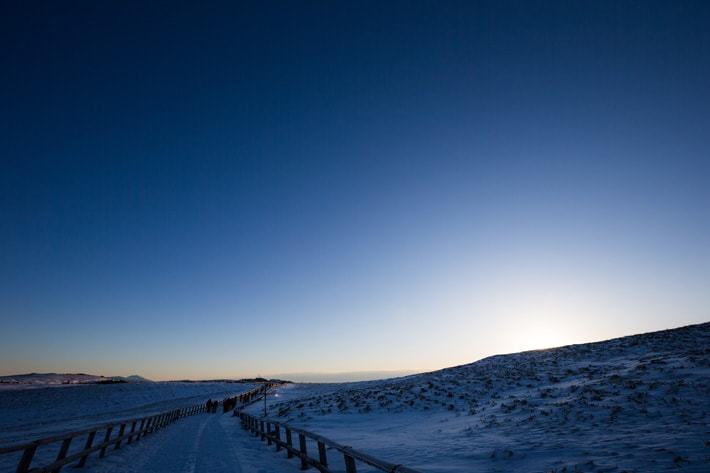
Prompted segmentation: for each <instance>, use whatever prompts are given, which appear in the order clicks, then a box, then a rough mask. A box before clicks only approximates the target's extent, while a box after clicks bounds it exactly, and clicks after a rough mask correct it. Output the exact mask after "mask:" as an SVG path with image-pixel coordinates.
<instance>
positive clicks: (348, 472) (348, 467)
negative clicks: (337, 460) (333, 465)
mask: <svg viewBox="0 0 710 473" xmlns="http://www.w3.org/2000/svg"><path fill="white" fill-rule="evenodd" d="M343 459H344V460H345V473H357V467H356V466H355V459H354V458H353V457H351V456H350V455H348V454H347V453H343Z"/></svg>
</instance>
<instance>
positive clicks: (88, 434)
mask: <svg viewBox="0 0 710 473" xmlns="http://www.w3.org/2000/svg"><path fill="white" fill-rule="evenodd" d="M264 389H265V387H263V386H259V387H258V388H254V389H252V390H250V391H247V392H245V393H242V394H238V395H237V396H234V397H231V398H227V399H224V400H222V401H219V402H215V407H214V409H212V410H211V412H216V406H217V405H219V404H222V405H225V403H227V402H229V404H230V405H233V406H234V407H237V406H239V407H243V406H245V405H248V404H250V403H251V402H254V400H255V399H258V396H259V393H261V392H263V391H264ZM203 412H207V404H206V403H202V404H197V405H194V406H190V407H184V408H181V409H173V410H170V411H167V412H163V413H160V414H156V415H150V416H145V417H139V418H135V419H127V420H120V421H115V422H109V423H107V424H101V425H97V426H94V427H90V428H87V429H82V430H77V431H74V432H68V433H64V434H60V435H54V436H51V437H46V438H43V439H39V440H35V441H33V442H29V443H25V444H21V445H14V446H11V447H0V455H6V454H12V453H15V454H16V455H17V456H20V455H19V452H22V455H21V457H20V459H19V462H18V464H17V470H16V472H17V473H45V472H52V473H59V471H60V470H61V468H62V467H63V466H65V465H68V464H69V463H72V462H77V463H76V465H75V466H76V467H83V466H84V465H85V464H86V460H87V459H88V458H89V455H91V454H92V453H94V452H99V458H103V457H104V456H106V453H107V452H108V451H109V450H118V449H120V448H121V445H122V444H123V443H124V442H125V444H130V443H132V442H136V441H138V440H140V439H141V438H143V437H145V436H146V435H150V434H152V433H155V432H157V431H158V430H160V429H162V428H164V427H166V426H168V425H170V424H172V423H173V422H175V421H177V420H179V419H182V418H183V417H187V416H192V415H195V414H200V413H203ZM74 440H77V441H81V440H83V441H84V443H83V448H82V447H79V448H78V449H77V448H74V449H73V450H75V451H71V450H70V448H71V447H72V442H73V441H74ZM97 441H98V443H97ZM74 444H76V442H74ZM49 446H54V447H55V448H58V452H57V455H56V457H55V459H54V461H52V462H51V463H49V464H47V465H44V466H37V467H34V468H32V460H33V459H35V456H36V454H37V450H38V449H39V448H40V447H42V448H43V449H49ZM44 456H46V455H44ZM50 458H51V457H50Z"/></svg>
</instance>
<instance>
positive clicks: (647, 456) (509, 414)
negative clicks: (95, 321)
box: [254, 323, 710, 472]
mask: <svg viewBox="0 0 710 473" xmlns="http://www.w3.org/2000/svg"><path fill="white" fill-rule="evenodd" d="M277 394H278V397H276V398H275V399H276V402H272V403H271V407H270V412H269V415H271V416H276V417H280V418H282V419H284V420H288V421H291V422H292V423H293V424H295V425H301V426H305V427H309V428H311V429H312V430H314V431H316V432H319V433H322V434H324V435H326V436H328V437H331V438H333V439H334V440H337V441H340V442H342V443H346V444H349V445H352V446H354V447H356V448H362V449H363V450H365V451H368V452H371V453H373V454H375V455H376V456H382V457H383V458H386V459H388V460H389V461H393V462H395V463H396V462H401V463H404V464H407V465H408V466H411V467H417V468H420V469H422V470H423V471H432V472H434V471H441V472H443V471H540V472H572V471H575V472H576V471H663V470H674V471H675V470H678V469H680V470H683V471H710V323H705V324H701V325H694V326H688V327H683V328H679V329H674V330H665V331H661V332H654V333H648V334H643V335H636V336H631V337H624V338H619V339H614V340H609V341H605V342H599V343H589V344H582V345H572V346H566V347H561V348H555V349H549V350H539V351H529V352H523V353H516V354H510V355H499V356H493V357H490V358H486V359H484V360H481V361H478V362H475V363H471V364H468V365H463V366H457V367H453V368H448V369H444V370H441V371H435V372H432V373H425V374H421V375H413V376H408V377H405V378H398V379H392V380H385V381H379V382H366V383H354V384H351V385H347V386H343V387H338V386H337V385H327V386H326V385H295V386H292V387H290V388H289V387H285V388H281V389H280V391H279V392H278V393H277ZM279 399H283V401H279ZM254 409H256V407H255V408H254Z"/></svg>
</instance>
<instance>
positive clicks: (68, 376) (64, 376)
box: [0, 373, 151, 387]
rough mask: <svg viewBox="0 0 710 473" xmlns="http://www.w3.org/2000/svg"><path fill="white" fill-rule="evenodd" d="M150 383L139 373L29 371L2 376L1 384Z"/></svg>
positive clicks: (0, 377) (0, 378) (38, 385)
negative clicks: (123, 375)
mask: <svg viewBox="0 0 710 473" xmlns="http://www.w3.org/2000/svg"><path fill="white" fill-rule="evenodd" d="M146 382H147V383H149V382H151V381H150V380H149V379H146V378H143V377H142V376H138V375H131V376H126V377H122V376H100V375H93V374H86V373H27V374H16V375H9V376H0V386H37V387H41V386H65V385H76V384H114V383H146Z"/></svg>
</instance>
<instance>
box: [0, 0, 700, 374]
mask: <svg viewBox="0 0 710 473" xmlns="http://www.w3.org/2000/svg"><path fill="white" fill-rule="evenodd" d="M144 3H151V4H152V3H156V4H155V5H144ZM157 3H158V2H93V1H92V2H85V3H83V4H81V3H80V2H70V3H69V4H67V3H61V2H5V3H4V4H3V5H2V7H0V22H1V23H2V25H1V26H2V27H1V28H0V44H1V45H2V46H0V60H1V61H2V74H0V83H1V86H2V87H1V88H0V100H1V103H0V120H1V121H0V125H1V130H2V131H1V132H0V153H1V155H0V217H1V218H0V318H1V325H0V359H1V360H2V363H1V364H0V374H11V373H18V372H28V371H61V372H76V371H82V372H92V373H99V374H107V375H120V374H124V375H125V374H132V373H138V374H141V375H144V376H147V377H151V378H154V379H169V378H178V377H193V378H208V377H215V376H251V375H255V374H264V375H267V374H270V373H289V372H340V371H342V372H345V371H348V372H351V371H371V370H380V369H381V370H431V369H437V368H441V367H445V366H450V365H455V364H461V363H467V362H471V361H474V360H476V359H479V358H481V357H483V356H486V355H490V354H496V353H503V352H513V351H519V350H523V349H529V348H540V347H548V346H554V345H561V344H567V343H574V342H581V341H592V340H600V339H605V338H610V337H614V336H621V335H628V334H632V333H637V332H643V331H651V330H657V329H663V328H670V327H675V326H680V325H685V324H690V323H697V322H704V321H707V320H709V319H710V310H709V309H710V290H708V288H710V154H709V153H710V151H709V150H710V29H708V24H710V3H708V2H692V1H682V2H679V1H666V2H653V1H639V2H623V1H613V2H601V1H595V2H567V1H563V2H551V1H544V2H537V1H528V0H525V1H519V2H507V1H503V2H501V1H492V2H470V1H466V2H404V3H400V2H277V3H269V2H255V3H254V4H253V5H252V6H244V5H237V3H238V2H224V3H219V2H199V5H197V3H195V4H194V5H192V6H180V5H178V6H176V5H175V4H173V2H167V3H165V4H164V5H157ZM257 4H258V6H256V5H257ZM18 9H21V10H18Z"/></svg>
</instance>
